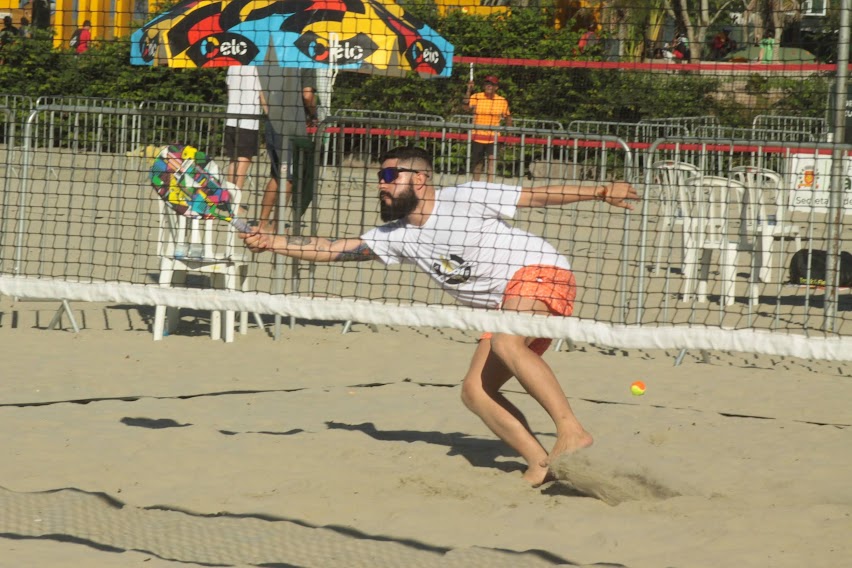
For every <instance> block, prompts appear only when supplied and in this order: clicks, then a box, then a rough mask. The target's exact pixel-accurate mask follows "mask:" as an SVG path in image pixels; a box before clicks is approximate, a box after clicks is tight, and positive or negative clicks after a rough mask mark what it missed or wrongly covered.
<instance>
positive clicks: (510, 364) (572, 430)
mask: <svg viewBox="0 0 852 568" xmlns="http://www.w3.org/2000/svg"><path fill="white" fill-rule="evenodd" d="M503 309H504V310H513V311H519V312H527V313H547V306H545V305H544V303H542V302H540V301H538V300H535V299H530V298H519V297H514V298H509V299H508V300H506V301H505V302H504V304H503ZM529 342H530V340H529V338H524V337H519V336H517V335H509V334H505V333H495V334H494V336H493V337H492V338H491V349H492V351H493V352H494V354H495V355H496V356H497V357H499V358H500V360H501V361H502V363H503V364H504V365H505V366H506V368H507V369H508V370H509V372H510V373H512V374H513V375H514V376H515V377H516V378H517V379H518V382H519V383H521V386H522V387H524V390H526V391H527V392H528V393H529V394H530V396H532V397H533V398H534V399H535V400H536V401H537V402H538V403H539V404H540V405H541V406H542V407H543V408H544V409H545V411H547V413H548V414H549V415H550V418H551V419H552V420H553V423H554V424H555V425H556V443H555V444H554V445H553V448H552V449H551V450H550V453H549V454H548V456H547V458H546V459H545V460H542V462H541V464H540V465H541V466H542V467H547V466H548V465H549V464H550V463H551V462H552V461H553V460H554V459H556V458H557V457H559V456H560V455H561V454H564V453H571V452H575V451H577V450H580V449H583V448H587V447H589V446H591V445H592V443H594V439H593V438H592V435H591V434H589V433H588V432H587V431H586V429H585V428H583V426H582V424H580V421H579V420H577V417H576V416H575V415H574V411H573V410H572V409H571V405H570V404H569V403H568V397H566V396H565V392H564V391H563V390H562V386H561V385H560V384H559V381H558V380H557V379H556V375H554V374H553V370H552V369H551V368H550V365H548V364H547V362H545V360H544V359H542V358H541V356H539V355H538V354H537V353H535V352H534V351H532V350H530V349H529V348H528V347H527V345H528V344H529Z"/></svg>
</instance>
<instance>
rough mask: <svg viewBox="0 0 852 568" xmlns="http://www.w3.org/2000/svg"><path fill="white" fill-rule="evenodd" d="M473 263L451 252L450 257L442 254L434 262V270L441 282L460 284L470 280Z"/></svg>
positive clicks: (452, 284)
mask: <svg viewBox="0 0 852 568" xmlns="http://www.w3.org/2000/svg"><path fill="white" fill-rule="evenodd" d="M472 264H473V263H471V262H470V261H466V260H465V259H463V258H462V257H460V256H459V255H457V254H451V255H449V257H446V256H441V257H440V259H439V260H437V261H435V262H433V263H432V272H433V273H434V274H435V276H436V277H437V279H438V281H440V282H441V283H443V284H449V285H451V286H458V285H459V284H464V283H465V282H467V281H468V280H470V270H471V266H472Z"/></svg>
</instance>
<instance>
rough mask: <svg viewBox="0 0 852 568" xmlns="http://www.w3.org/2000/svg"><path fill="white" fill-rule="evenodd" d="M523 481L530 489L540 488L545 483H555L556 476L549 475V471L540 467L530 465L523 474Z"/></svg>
mask: <svg viewBox="0 0 852 568" xmlns="http://www.w3.org/2000/svg"><path fill="white" fill-rule="evenodd" d="M524 481H526V482H527V483H529V484H530V485H531V486H532V487H534V488H535V487H541V486H542V485H544V484H545V483H550V482H551V481H556V476H555V475H553V474H552V473H550V470H549V469H547V468H546V467H541V466H540V465H531V466H530V467H528V468H527V470H526V471H525V472H524Z"/></svg>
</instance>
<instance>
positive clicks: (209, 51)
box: [186, 32, 259, 67]
mask: <svg viewBox="0 0 852 568" xmlns="http://www.w3.org/2000/svg"><path fill="white" fill-rule="evenodd" d="M258 51H259V50H258V49H257V46H256V45H255V44H254V43H253V42H252V41H250V40H249V39H248V38H246V37H245V36H242V35H239V34H234V33H228V32H223V33H219V34H213V35H209V36H207V37H205V38H203V39H201V40H199V41H197V42H195V43H194V44H192V45H191V46H190V47H189V49H187V50H186V55H187V57H189V58H190V59H191V60H192V62H193V63H195V65H196V66H197V67H205V66H206V67H215V66H217V64H218V65H228V64H231V63H233V62H236V63H239V64H240V65H248V64H250V63H251V61H252V60H253V59H254V58H255V57H256V56H257V54H258Z"/></svg>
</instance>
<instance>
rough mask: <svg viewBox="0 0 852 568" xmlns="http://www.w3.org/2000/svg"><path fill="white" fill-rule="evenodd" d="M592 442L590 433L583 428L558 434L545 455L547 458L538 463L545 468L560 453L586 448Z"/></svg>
mask: <svg viewBox="0 0 852 568" xmlns="http://www.w3.org/2000/svg"><path fill="white" fill-rule="evenodd" d="M594 442H595V441H594V439H593V438H592V435H591V434H589V433H588V432H586V431H585V430H581V431H580V432H572V433H571V434H569V435H564V436H563V435H560V436H559V437H557V438H556V443H555V444H554V445H553V449H552V450H550V453H549V454H548V455H547V459H545V460H543V461H542V462H541V463H540V464H539V465H540V466H541V467H544V468H547V467H549V466H550V464H551V463H553V462H554V461H555V460H556V459H557V458H558V457H559V456H561V455H562V454H570V453H573V452H576V451H578V450H582V449H583V448H588V447H589V446H591V445H592V444H593V443H594Z"/></svg>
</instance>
